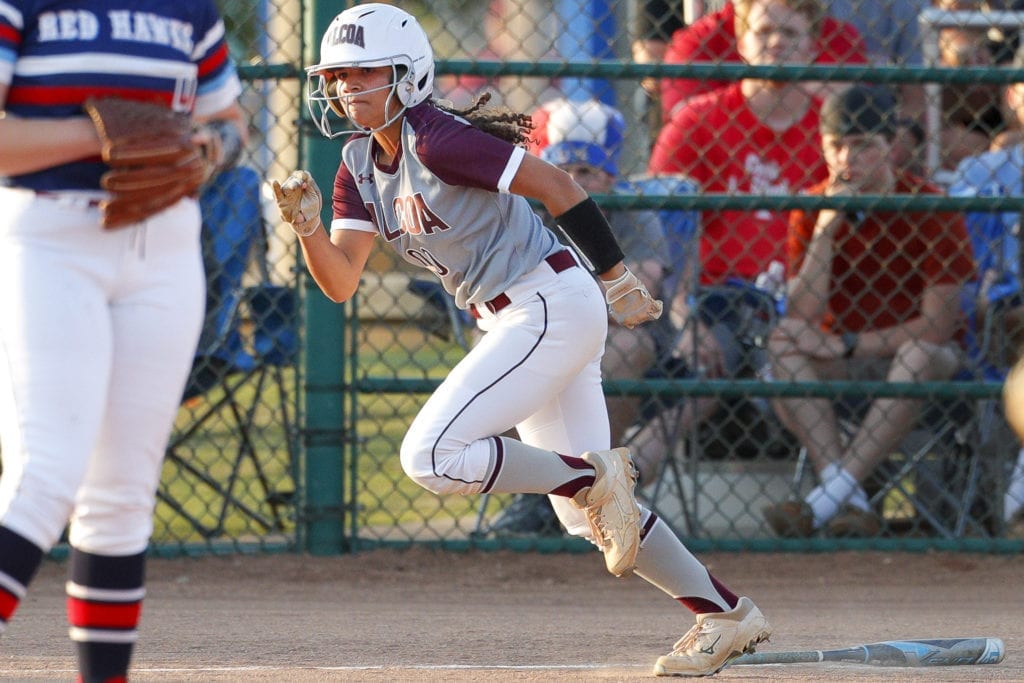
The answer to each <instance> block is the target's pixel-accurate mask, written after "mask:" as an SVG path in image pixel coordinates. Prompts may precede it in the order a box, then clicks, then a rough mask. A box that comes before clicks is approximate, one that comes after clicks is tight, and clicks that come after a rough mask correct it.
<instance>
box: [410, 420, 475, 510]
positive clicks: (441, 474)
mask: <svg viewBox="0 0 1024 683" xmlns="http://www.w3.org/2000/svg"><path fill="white" fill-rule="evenodd" d="M399 459H400V461H401V463H402V470H403V471H404V472H405V474H406V476H408V477H409V478H410V479H412V480H413V481H414V482H416V483H417V484H419V485H420V486H422V487H423V488H425V489H427V490H428V491H430V492H432V493H436V494H439V495H447V494H452V493H460V494H466V493H479V492H480V486H481V485H480V484H479V483H477V484H476V485H475V486H474V485H473V483H472V481H471V480H472V477H467V476H465V473H461V474H457V473H455V472H454V471H453V470H454V469H455V468H454V466H453V462H455V461H458V460H460V459H461V458H460V457H459V456H458V454H456V453H453V452H451V451H446V450H443V449H442V448H441V446H440V445H438V444H430V443H426V442H424V441H422V440H419V439H413V438H410V437H409V436H408V435H407V436H406V438H405V440H404V441H402V448H401V450H400V451H399ZM446 475H447V476H446Z"/></svg>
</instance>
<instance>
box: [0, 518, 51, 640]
mask: <svg viewBox="0 0 1024 683" xmlns="http://www.w3.org/2000/svg"><path fill="white" fill-rule="evenodd" d="M42 561H43V549H42V548H40V547H39V546H37V545H36V544H35V543H33V542H32V541H30V540H28V539H27V538H25V537H24V536H21V535H20V534H16V533H14V532H13V531H11V530H10V529H8V528H7V527H4V526H0V633H3V630H4V628H5V627H6V626H7V622H9V621H10V620H11V617H13V616H14V612H15V610H17V609H18V605H19V604H20V603H21V601H22V599H23V598H24V597H25V592H26V591H27V590H28V584H29V583H31V581H32V577H33V576H35V575H36V570H38V569H39V565H40V564H41V563H42Z"/></svg>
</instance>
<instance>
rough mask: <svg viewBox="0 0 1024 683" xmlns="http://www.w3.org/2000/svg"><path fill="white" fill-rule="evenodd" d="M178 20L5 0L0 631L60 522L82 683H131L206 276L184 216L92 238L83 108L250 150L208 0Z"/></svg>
mask: <svg viewBox="0 0 1024 683" xmlns="http://www.w3.org/2000/svg"><path fill="white" fill-rule="evenodd" d="M173 4H174V7H173V9H172V8H171V3H167V2H162V1H157V0H135V1H134V2H130V3H129V2H121V3H117V2H110V1H104V2H99V1H95V2H92V1H87V0H80V1H78V2H61V3H53V2H37V1H35V0H0V176H2V178H0V185H2V187H0V206H2V207H3V210H2V212H0V439H2V444H3V445H2V452H3V476H2V477H0V630H3V628H4V626H5V625H6V624H7V623H8V622H9V621H10V619H11V616H12V615H13V614H14V611H15V609H16V608H17V606H18V603H19V601H20V600H21V599H22V598H23V597H24V596H25V593H26V589H27V587H28V585H29V582H30V581H31V579H32V577H33V576H34V575H35V573H36V570H37V569H38V567H39V565H40V562H41V561H42V558H43V555H44V553H46V552H47V551H48V550H49V549H50V548H51V547H52V546H53V545H54V543H56V542H57V540H58V539H59V538H60V536H61V532H62V531H63V530H64V528H65V526H67V525H68V521H69V519H70V529H69V533H68V538H69V541H70V545H71V551H70V560H69V565H70V568H69V577H68V582H67V594H68V599H67V611H68V621H69V622H70V625H71V629H70V636H71V639H72V640H73V641H75V643H76V644H77V651H78V667H79V678H78V680H79V681H82V682H84V683H98V682H110V681H124V680H126V678H127V671H128V665H129V661H130V658H131V651H132V645H133V643H134V641H135V639H136V633H137V625H138V620H139V614H140V610H141V606H142V599H143V595H144V593H145V588H144V562H145V551H146V546H147V544H148V542H149V536H150V533H151V531H152V524H153V522H152V518H153V505H154V502H155V492H156V487H157V482H158V480H159V477H160V469H161V462H162V460H163V454H164V449H165V447H166V444H167V439H168V435H169V433H170V430H171V426H172V423H173V420H174V417H175V415H176V414H177V410H178V404H179V401H180V398H181V394H182V389H183V388H184V386H185V380H186V378H187V376H188V372H189V367H190V366H191V363H192V355H193V353H194V352H195V347H196V340H197V339H198V336H199V329H200V325H201V324H202V318H203V300H204V297H203V287H204V281H205V278H204V276H203V265H202V255H201V252H200V244H199V228H200V215H199V207H198V204H197V202H196V201H195V200H193V199H190V198H187V197H186V198H182V199H178V198H175V200H174V203H173V204H172V205H171V206H169V207H168V208H166V209H165V210H163V211H160V212H158V213H155V214H153V215H152V216H151V217H149V218H148V219H146V220H144V221H141V222H135V223H130V224H128V225H126V226H124V227H121V228H119V229H116V230H114V229H110V230H107V229H104V228H102V227H101V221H106V220H107V219H108V218H110V214H109V213H108V211H107V209H108V208H109V205H104V207H100V205H99V204H100V200H102V199H106V198H107V195H106V194H105V193H104V192H102V191H100V177H101V175H102V174H104V173H105V172H106V171H107V170H108V169H107V166H106V165H105V164H104V163H102V162H101V161H100V152H101V143H100V138H99V136H98V132H97V130H98V129H97V128H96V127H94V125H93V123H92V121H91V120H90V118H88V117H87V116H86V115H85V114H84V112H83V108H82V107H83V100H84V98H85V95H86V94H91V95H96V96H103V95H110V94H114V93H117V94H121V95H124V94H125V93H130V95H128V97H130V98H131V99H134V100H145V101H147V102H154V101H155V102H159V103H160V104H162V105H163V106H165V107H168V108H171V109H174V110H176V111H180V112H184V113H186V114H187V113H190V112H192V113H194V115H195V117H196V118H197V119H216V120H218V123H217V124H213V125H211V126H207V127H204V131H203V133H202V134H200V135H196V136H195V137H196V140H194V141H193V142H195V143H198V142H202V143H203V144H209V145H213V144H214V140H215V139H216V140H220V141H221V142H222V143H223V142H227V141H229V140H230V141H231V143H232V144H230V145H221V146H220V149H222V150H223V149H225V147H227V146H230V147H232V148H234V149H237V148H238V147H239V146H240V145H241V143H242V142H243V136H244V134H245V133H244V128H243V126H242V125H241V123H242V117H241V110H240V109H239V107H238V106H237V104H236V97H237V96H238V94H239V93H240V92H241V85H240V84H239V82H238V79H237V77H236V76H235V72H234V69H233V67H232V66H231V64H230V62H229V61H227V49H226V46H225V43H224V40H223V39H224V26H223V24H222V23H221V20H220V18H219V16H218V14H217V11H216V8H215V6H214V4H213V0H184V1H181V2H177V3H173ZM51 7H59V8H60V11H55V10H51V9H49V8H51ZM158 28H162V29H163V33H160V32H159V31H157V30H156V29H158ZM143 29H145V31H144V30H143ZM150 29H153V31H152V32H151V31H150ZM171 35H173V36H174V38H173V40H172V39H171V38H170V36H171ZM161 36H162V38H163V39H162V40H161ZM140 63H145V64H146V69H147V73H146V74H144V75H142V74H141V73H140V71H139V64H140ZM158 110H159V111H160V113H162V114H167V112H166V111H165V110H163V109H160V108H158ZM167 118H174V117H172V116H170V115H168V117H167ZM221 122H223V123H221ZM149 123H150V124H152V119H150V120H149ZM181 124H182V131H183V134H184V136H185V139H186V140H188V138H189V135H190V134H189V132H188V121H187V120H183V121H181ZM220 160H223V158H220ZM207 161H208V162H211V163H209V166H208V167H206V168H200V171H201V172H202V173H201V175H205V173H207V172H212V171H213V169H214V167H215V166H216V162H217V161H218V159H214V158H210V159H207ZM203 163H206V162H203ZM199 182H201V180H200V181H199Z"/></svg>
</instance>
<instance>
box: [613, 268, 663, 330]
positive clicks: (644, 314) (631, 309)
mask: <svg viewBox="0 0 1024 683" xmlns="http://www.w3.org/2000/svg"><path fill="white" fill-rule="evenodd" d="M601 284H602V285H604V289H605V301H607V302H608V311H609V312H610V313H611V316H612V319H613V320H614V321H615V322H617V323H619V324H620V325H624V326H626V327H628V328H630V329H632V328H634V327H636V326H637V325H640V324H642V323H645V322H647V321H649V320H657V319H658V318H660V317H661V311H662V309H663V308H664V305H663V304H662V303H661V301H659V300H658V299H655V298H654V297H652V296H651V293H650V292H648V291H647V287H645V286H644V283H642V282H640V280H639V278H637V276H636V275H634V274H633V272H632V271H631V270H630V269H629V268H626V272H624V273H623V274H622V275H620V276H619V277H617V278H615V279H614V280H608V281H604V280H602V281H601Z"/></svg>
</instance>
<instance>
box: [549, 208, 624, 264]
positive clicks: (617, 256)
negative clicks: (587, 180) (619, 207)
mask: <svg viewBox="0 0 1024 683" xmlns="http://www.w3.org/2000/svg"><path fill="white" fill-rule="evenodd" d="M555 222H556V223H558V227H559V228H561V229H562V232H564V233H565V235H566V237H568V238H569V239H570V240H571V241H572V243H573V244H575V245H576V247H577V248H578V249H579V250H580V251H581V252H583V255H584V256H586V257H587V260H588V261H590V263H591V265H593V266H594V272H595V273H597V274H601V273H603V272H605V271H606V270H608V269H609V268H611V267H612V266H614V265H615V264H616V263H618V262H619V261H621V260H623V259H624V258H625V254H623V253H622V249H621V248H620V247H619V243H618V242H617V241H616V240H615V235H613V234H612V227H611V226H610V225H608V219H607V218H605V217H604V214H603V213H601V209H600V208H598V206H597V202H595V201H594V200H593V199H592V198H591V197H587V198H586V199H584V200H583V201H582V202H580V203H579V204H577V205H576V206H574V207H572V208H571V209H569V210H568V211H566V212H565V213H563V214H562V215H561V216H555Z"/></svg>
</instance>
